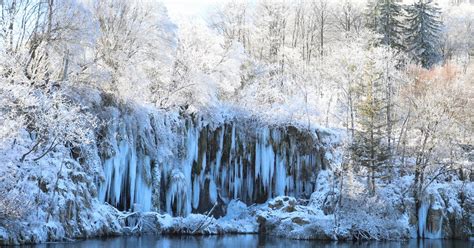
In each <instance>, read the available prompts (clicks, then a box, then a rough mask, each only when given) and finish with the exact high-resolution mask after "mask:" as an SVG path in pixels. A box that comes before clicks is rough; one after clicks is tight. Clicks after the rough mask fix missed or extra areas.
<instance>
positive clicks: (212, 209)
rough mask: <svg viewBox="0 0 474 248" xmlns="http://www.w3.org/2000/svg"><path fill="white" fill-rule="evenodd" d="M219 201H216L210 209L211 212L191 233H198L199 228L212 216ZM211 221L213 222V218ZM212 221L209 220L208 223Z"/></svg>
mask: <svg viewBox="0 0 474 248" xmlns="http://www.w3.org/2000/svg"><path fill="white" fill-rule="evenodd" d="M217 205H218V204H217V201H216V203H215V204H214V206H213V207H212V208H211V210H209V213H208V214H207V215H206V217H205V218H204V220H203V221H202V222H201V223H200V224H199V225H198V227H197V228H196V229H194V231H192V232H191V234H194V233H196V232H197V231H198V230H199V229H201V228H202V227H203V226H204V223H206V221H207V220H208V218H209V216H211V214H212V212H213V211H214V209H215V208H216V207H217ZM211 222H212V219H211ZM211 222H209V223H208V224H207V225H209V224H211Z"/></svg>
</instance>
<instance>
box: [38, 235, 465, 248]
mask: <svg viewBox="0 0 474 248" xmlns="http://www.w3.org/2000/svg"><path fill="white" fill-rule="evenodd" d="M31 247H36V248H39V247H52V248H63V247H64V248H65V247H68V248H69V247H73V248H74V247H87V248H99V247H100V248H108V247H110V248H120V247H131V248H139V247H158V248H181V247H183V248H197V247H205V248H208V247H209V248H211V247H225V248H228V247H230V248H232V247H237V248H238V247H245V248H247V247H250V248H251V247H274V248H293V247H298V248H299V247H303V248H306V247H323V248H352V247H367V248H375V247H377V248H378V247H381V248H392V247H393V248H398V247H400V248H402V247H403V248H404V247H429V248H438V247H439V248H442V247H459V248H473V247H474V242H473V241H460V240H423V241H417V240H410V241H405V242H375V241H371V242H362V243H357V242H326V241H315V240H313V241H305V240H290V239H282V238H277V237H271V236H259V235H213V236H186V235H180V236H169V235H145V236H140V237H138V236H128V237H114V238H103V239H90V240H84V241H76V242H69V243H48V244H40V245H35V246H31Z"/></svg>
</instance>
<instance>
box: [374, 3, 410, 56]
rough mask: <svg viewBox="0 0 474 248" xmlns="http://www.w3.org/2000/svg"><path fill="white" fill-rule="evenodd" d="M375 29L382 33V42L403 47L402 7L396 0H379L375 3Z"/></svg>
mask: <svg viewBox="0 0 474 248" xmlns="http://www.w3.org/2000/svg"><path fill="white" fill-rule="evenodd" d="M375 8H376V10H375V13H376V15H377V16H376V17H375V19H376V27H375V31H376V32H378V33H379V34H381V35H382V38H381V41H380V43H381V44H383V45H386V46H390V47H392V48H396V49H402V48H403V45H402V43H403V41H402V32H403V26H402V22H401V18H402V14H403V13H402V7H401V5H400V4H399V3H398V2H397V1H395V0H378V1H377V3H376V5H375Z"/></svg>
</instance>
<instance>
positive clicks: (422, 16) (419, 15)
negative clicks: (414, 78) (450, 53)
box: [405, 0, 442, 68]
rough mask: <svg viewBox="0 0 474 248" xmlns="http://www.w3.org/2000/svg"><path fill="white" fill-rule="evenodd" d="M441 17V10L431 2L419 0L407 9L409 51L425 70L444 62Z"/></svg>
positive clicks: (407, 43) (407, 44)
mask: <svg viewBox="0 0 474 248" xmlns="http://www.w3.org/2000/svg"><path fill="white" fill-rule="evenodd" d="M440 17H441V13H440V9H439V8H438V7H437V6H436V5H435V4H434V3H433V2H432V1H430V0H419V1H417V2H415V3H414V4H413V5H410V6H409V7H408V8H407V18H406V22H407V24H406V30H405V36H406V46H407V51H408V52H409V53H410V54H411V55H412V57H413V59H414V60H415V62H416V63H420V64H421V65H422V66H423V67H425V68H431V67H432V66H433V65H435V64H437V63H439V62H440V61H441V60H442V58H441V46H440V36H441V34H440V32H441V28H442V22H441V20H440Z"/></svg>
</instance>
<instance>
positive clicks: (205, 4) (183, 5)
mask: <svg viewBox="0 0 474 248" xmlns="http://www.w3.org/2000/svg"><path fill="white" fill-rule="evenodd" d="M162 2H163V3H164V5H165V6H166V8H167V9H168V14H169V16H170V17H171V19H177V18H180V17H191V18H192V17H201V18H202V17H204V16H205V14H206V12H207V11H208V10H209V9H210V8H212V7H213V6H215V5H217V4H218V3H219V2H222V0H221V1H219V0H162Z"/></svg>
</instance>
